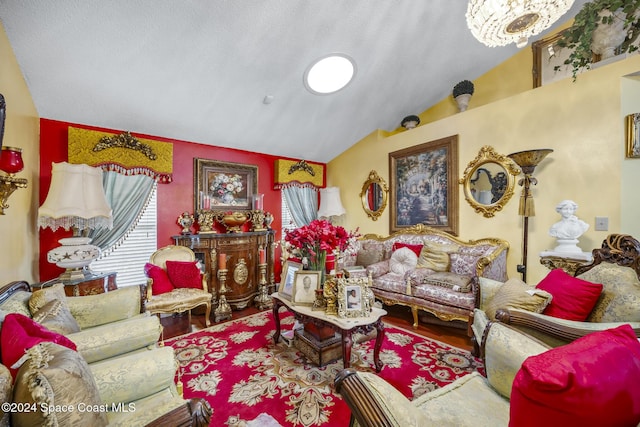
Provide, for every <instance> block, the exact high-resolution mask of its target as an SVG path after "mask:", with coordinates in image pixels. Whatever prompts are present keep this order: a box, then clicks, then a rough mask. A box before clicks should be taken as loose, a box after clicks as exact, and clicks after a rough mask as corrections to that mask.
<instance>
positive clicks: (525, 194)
mask: <svg viewBox="0 0 640 427" xmlns="http://www.w3.org/2000/svg"><path fill="white" fill-rule="evenodd" d="M552 152H553V150H551V149H539V150H527V151H519V152H517V153H512V154H509V155H508V156H507V157H509V158H510V159H511V160H513V161H514V162H516V164H517V165H518V166H520V169H522V173H524V178H521V179H520V180H519V181H518V185H520V186H521V187H522V194H521V195H520V206H519V208H518V214H519V215H520V216H522V217H523V218H524V219H523V227H522V264H520V265H518V273H521V274H522V281H523V282H526V281H527V248H528V246H529V217H530V216H535V215H536V210H535V206H534V204H533V195H532V194H531V184H533V185H536V184H537V183H538V180H537V179H535V178H534V177H533V176H532V175H533V171H534V170H535V168H536V166H538V164H539V163H540V162H541V161H542V160H543V159H544V158H545V157H547V155H548V154H549V153H552Z"/></svg>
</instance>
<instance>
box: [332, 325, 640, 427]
mask: <svg viewBox="0 0 640 427" xmlns="http://www.w3.org/2000/svg"><path fill="white" fill-rule="evenodd" d="M482 345H483V347H484V355H485V356H484V363H485V370H486V376H483V375H481V374H480V373H478V372H474V373H472V374H469V375H466V376H463V377H461V378H458V379H457V380H455V381H454V382H452V383H450V384H448V385H446V386H444V387H442V388H440V389H436V390H433V391H430V392H427V393H425V394H422V395H420V396H414V399H413V400H409V399H408V398H406V397H405V396H404V395H402V393H400V392H399V391H398V390H396V389H395V388H394V387H393V386H392V385H391V384H389V383H387V382H386V381H385V380H383V379H381V378H380V377H378V376H377V375H375V374H374V373H369V372H356V371H355V370H344V371H342V372H341V373H339V374H338V376H337V377H336V381H335V386H336V391H337V392H338V393H340V394H341V395H342V397H343V399H344V400H345V402H346V403H347V405H348V406H349V407H350V408H351V426H362V427H374V426H375V427H379V426H385V427H391V426H397V427H409V426H415V427H422V426H441V427H448V426H452V427H453V426H455V427H462V426H473V427H475V426H496V427H497V426H507V425H511V426H519V427H529V426H531V427H534V426H541V425H557V426H586V425H589V426H602V425H607V426H631V425H633V426H635V425H637V424H638V423H639V422H640V396H639V395H638V394H639V393H640V384H638V382H639V381H640V343H639V342H638V340H637V339H636V337H635V335H634V333H633V330H632V329H631V328H630V327H629V326H628V325H623V326H620V327H618V328H614V329H609V330H604V331H599V332H596V333H594V334H591V335H589V336H585V337H582V338H579V339H577V340H576V341H574V342H572V343H570V344H567V345H564V346H561V347H557V348H549V347H548V346H547V345H546V344H544V343H542V342H540V341H538V340H536V339H535V338H533V337H530V336H528V335H526V334H523V333H522V332H520V331H518V330H516V329H514V328H512V327H510V326H508V325H504V324H502V323H499V322H492V323H490V324H489V325H488V327H487V330H486V334H485V337H484V340H483V343H482ZM576 402H579V404H576Z"/></svg>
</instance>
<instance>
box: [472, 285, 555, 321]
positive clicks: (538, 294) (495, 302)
mask: <svg viewBox="0 0 640 427" xmlns="http://www.w3.org/2000/svg"><path fill="white" fill-rule="evenodd" d="M551 298H552V296H551V294H550V293H549V292H547V291H543V290H541V289H536V288H535V287H534V286H531V285H527V284H526V283H525V282H523V281H522V280H520V279H517V278H515V277H514V278H511V279H509V280H507V281H506V282H505V283H504V284H503V285H502V286H500V288H499V289H498V291H497V292H496V294H495V295H494V296H493V298H492V299H491V301H489V302H488V303H487V306H486V307H485V309H484V311H485V313H487V316H488V317H489V319H491V320H495V318H496V311H498V309H501V308H519V309H522V310H527V311H531V312H533V313H542V312H543V311H544V309H545V308H546V307H547V305H548V304H549V303H550V302H551Z"/></svg>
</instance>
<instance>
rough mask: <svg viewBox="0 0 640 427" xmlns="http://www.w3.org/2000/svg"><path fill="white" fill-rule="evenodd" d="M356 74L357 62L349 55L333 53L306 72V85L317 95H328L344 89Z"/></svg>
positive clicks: (316, 62)
mask: <svg viewBox="0 0 640 427" xmlns="http://www.w3.org/2000/svg"><path fill="white" fill-rule="evenodd" d="M355 74H356V64H355V62H354V61H353V59H351V58H350V57H349V56H347V55H344V54H341V53H333V54H330V55H327V56H324V57H322V58H320V59H318V60H317V61H315V62H314V63H313V64H311V65H310V66H309V68H307V70H306V71H305V72H304V86H305V87H306V88H307V90H309V92H311V93H313V94H316V95H327V94H330V93H334V92H337V91H339V90H340V89H343V88H344V87H345V86H347V85H348V84H349V83H350V82H351V80H353V76H355Z"/></svg>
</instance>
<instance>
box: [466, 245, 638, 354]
mask: <svg viewBox="0 0 640 427" xmlns="http://www.w3.org/2000/svg"><path fill="white" fill-rule="evenodd" d="M592 254H593V261H592V262H591V263H590V264H587V265H584V266H581V267H579V268H578V269H577V270H576V273H575V277H571V276H570V275H568V274H566V273H564V272H563V271H562V270H554V271H551V272H550V273H549V274H548V275H547V276H546V277H545V278H544V279H543V280H542V281H541V282H540V283H538V284H537V285H536V286H532V285H527V284H525V283H523V282H522V281H518V280H517V279H514V278H512V279H510V280H509V281H507V282H506V283H503V281H495V280H490V279H481V280H480V287H479V292H478V300H477V304H476V306H477V307H476V309H475V310H474V312H473V321H472V326H471V329H472V332H473V333H472V339H473V340H474V341H475V343H479V342H480V341H481V337H482V335H483V333H484V329H485V327H486V325H487V324H488V322H489V321H490V320H493V318H496V319H499V320H500V321H502V322H505V323H509V324H511V325H513V326H514V327H515V328H517V329H519V330H521V331H523V332H524V333H526V334H528V335H531V336H534V337H536V338H538V339H539V340H541V341H543V342H545V343H547V344H548V345H550V346H552V347H557V346H559V345H563V344H567V343H569V342H571V341H573V340H575V339H576V338H579V337H582V336H584V335H587V334H590V333H593V332H596V331H602V330H605V329H610V328H613V327H617V326H620V325H621V324H623V323H626V324H629V325H631V327H632V328H633V330H634V331H635V333H636V335H637V336H638V337H640V242H638V240H636V239H635V238H633V237H632V236H629V235H623V234H611V235H609V236H607V238H605V239H604V241H603V242H602V245H601V247H600V248H597V249H594V250H593V251H592ZM518 282H520V283H518ZM547 291H548V292H550V294H547ZM545 294H547V295H548V298H547V299H548V301H545ZM475 347H476V349H477V345H476V346H475Z"/></svg>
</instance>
